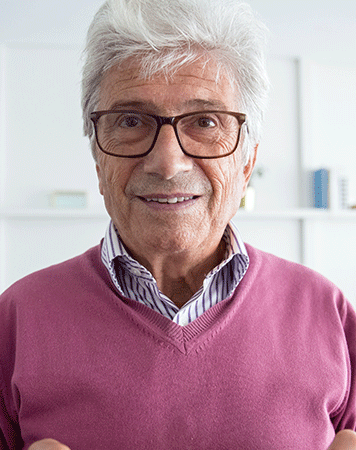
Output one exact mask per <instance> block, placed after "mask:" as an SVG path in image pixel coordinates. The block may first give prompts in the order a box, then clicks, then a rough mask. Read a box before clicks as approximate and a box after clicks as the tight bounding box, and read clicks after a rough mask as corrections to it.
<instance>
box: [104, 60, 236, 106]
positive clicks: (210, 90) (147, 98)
mask: <svg viewBox="0 0 356 450" xmlns="http://www.w3.org/2000/svg"><path fill="white" fill-rule="evenodd" d="M237 103H238V95H237V93H236V90H235V89H234V87H233V84H232V83H231V81H230V79H229V77H228V76H227V73H226V71H224V70H221V69H220V70H219V69H218V66H217V65H216V64H215V63H214V62H213V61H209V62H208V63H202V62H199V61H198V62H195V63H192V64H189V65H184V66H182V67H181V68H180V69H179V70H177V71H176V72H175V73H174V74H173V75H171V76H169V77H168V76H165V75H162V74H158V75H154V76H153V77H151V78H149V79H148V78H144V77H143V76H142V74H141V70H140V67H139V65H138V64H135V63H132V62H131V64H129V65H128V66H126V67H117V66H114V67H112V68H111V69H109V70H108V71H107V72H106V73H105V75H104V77H103V79H102V82H101V86H100V101H99V109H116V108H118V107H121V106H122V107H125V106H130V105H131V106H140V105H142V107H148V108H150V109H154V110H155V111H154V112H162V111H165V113H167V112H168V111H170V112H172V113H174V114H176V113H178V112H185V111H189V110H197V109H225V110H236V107H237Z"/></svg>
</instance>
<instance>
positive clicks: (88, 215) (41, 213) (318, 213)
mask: <svg viewBox="0 0 356 450" xmlns="http://www.w3.org/2000/svg"><path fill="white" fill-rule="evenodd" d="M57 218H58V219H62V218H64V219H103V220H105V219H108V218H109V216H108V214H107V213H106V212H105V211H103V210H96V209H86V208H83V209H77V208H73V209H70V208H68V209H54V208H46V209H39V208H32V209H31V208H6V207H5V208H0V219H5V220H6V219H57ZM234 218H235V219H242V220H244V219H246V220H276V219H277V220H307V219H315V220H344V219H350V220H356V209H345V210H339V211H330V210H318V209H308V208H300V209H289V210H278V209H277V210H271V211H244V210H243V209H240V210H239V211H238V212H237V214H236V215H235V217H234Z"/></svg>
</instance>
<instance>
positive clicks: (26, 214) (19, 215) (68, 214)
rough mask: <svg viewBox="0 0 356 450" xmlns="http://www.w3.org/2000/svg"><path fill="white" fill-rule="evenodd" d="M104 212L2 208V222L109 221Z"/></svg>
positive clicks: (0, 217) (0, 210)
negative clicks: (31, 220) (34, 220)
mask: <svg viewBox="0 0 356 450" xmlns="http://www.w3.org/2000/svg"><path fill="white" fill-rule="evenodd" d="M108 218H109V216H108V214H107V213H106V212H105V211H103V210H95V209H86V208H83V209H79V208H73V209H70V208H68V209H54V208H46V209H39V208H33V209H31V208H1V207H0V220H1V219H4V220H7V219H99V220H100V219H103V220H105V219H108Z"/></svg>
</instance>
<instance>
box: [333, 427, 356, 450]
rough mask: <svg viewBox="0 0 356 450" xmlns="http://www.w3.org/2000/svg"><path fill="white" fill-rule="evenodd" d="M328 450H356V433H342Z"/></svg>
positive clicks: (343, 431)
mask: <svg viewBox="0 0 356 450" xmlns="http://www.w3.org/2000/svg"><path fill="white" fill-rule="evenodd" d="M328 450H356V433H355V432H354V431H351V430H342V431H340V432H339V433H338V434H337V435H336V436H335V439H334V440H333V442H332V443H331V445H330V447H329V448H328Z"/></svg>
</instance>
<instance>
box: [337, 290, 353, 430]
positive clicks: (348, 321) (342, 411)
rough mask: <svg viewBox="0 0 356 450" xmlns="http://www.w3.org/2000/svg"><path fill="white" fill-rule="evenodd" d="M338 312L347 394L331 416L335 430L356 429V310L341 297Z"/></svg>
mask: <svg viewBox="0 0 356 450" xmlns="http://www.w3.org/2000/svg"><path fill="white" fill-rule="evenodd" d="M339 314H340V319H341V323H342V326H343V329H344V335H345V345H346V347H347V355H348V365H349V380H348V391H347V395H346V397H345V399H344V401H343V403H342V405H341V406H340V408H339V409H338V411H337V412H336V414H335V416H334V417H333V424H334V428H335V430H336V432H338V431H340V430H343V429H351V430H354V431H356V312H355V310H354V309H353V308H352V306H351V305H350V304H349V303H348V302H347V301H346V300H345V299H344V298H343V299H342V302H341V303H340V306H339Z"/></svg>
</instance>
